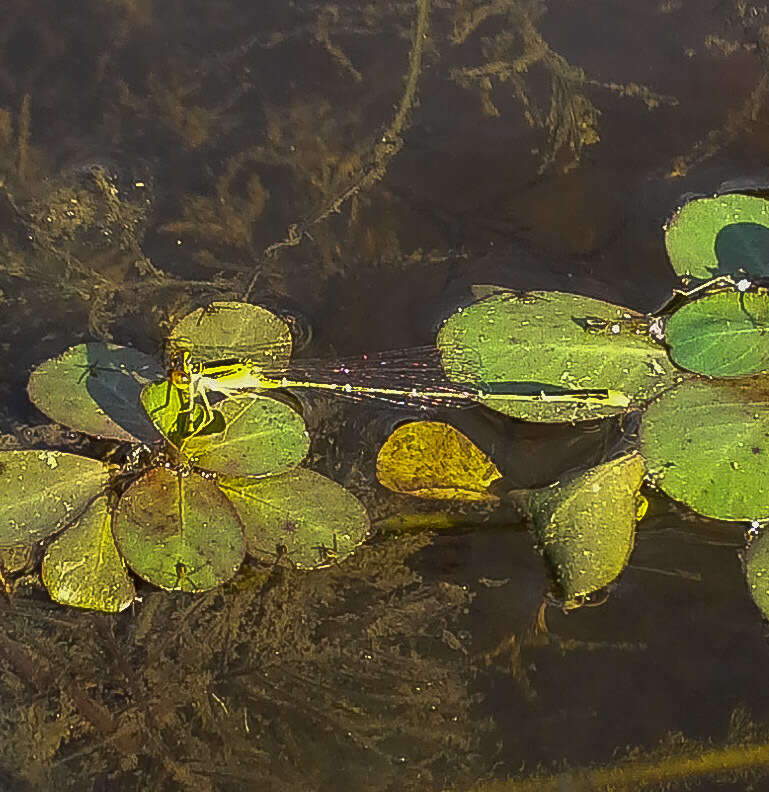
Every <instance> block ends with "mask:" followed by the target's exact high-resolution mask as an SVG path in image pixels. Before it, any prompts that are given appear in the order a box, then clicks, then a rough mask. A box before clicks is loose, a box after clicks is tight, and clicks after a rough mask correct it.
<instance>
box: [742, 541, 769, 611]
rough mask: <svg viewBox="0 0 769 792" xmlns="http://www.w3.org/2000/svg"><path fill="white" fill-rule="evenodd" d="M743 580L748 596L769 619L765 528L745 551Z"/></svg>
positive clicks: (768, 550) (768, 558) (768, 545)
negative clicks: (748, 590) (748, 591)
mask: <svg viewBox="0 0 769 792" xmlns="http://www.w3.org/2000/svg"><path fill="white" fill-rule="evenodd" d="M745 579H746V580H747V582H748V588H749V589H750V596H751V597H753V602H755V603H756V605H758V607H759V610H760V611H761V613H763V614H764V618H765V619H769V531H767V529H766V526H764V527H763V528H762V529H761V532H760V533H759V535H758V536H757V537H756V538H755V539H754V540H753V541H752V542H751V543H750V545H749V546H748V549H747V550H746V551H745Z"/></svg>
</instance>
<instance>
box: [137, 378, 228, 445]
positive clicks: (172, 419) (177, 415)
mask: <svg viewBox="0 0 769 792" xmlns="http://www.w3.org/2000/svg"><path fill="white" fill-rule="evenodd" d="M140 399H141V403H142V407H144V411H145V412H146V413H147V416H148V417H149V419H150V420H151V421H152V423H153V425H154V426H155V428H156V429H157V430H158V432H160V434H162V435H163V436H164V437H166V438H167V439H168V440H169V441H170V442H171V443H173V445H175V446H176V447H177V448H180V447H181V445H182V443H183V442H184V439H185V437H186V436H187V435H189V434H190V433H192V432H194V431H195V429H196V428H197V427H199V426H200V425H201V424H202V423H203V421H204V420H205V411H204V409H203V407H202V405H201V404H200V403H197V402H196V403H195V405H194V407H193V409H192V411H191V412H190V411H188V409H187V408H188V403H187V401H186V394H183V393H182V391H180V390H179V389H178V388H176V387H174V386H173V385H172V384H171V383H170V382H169V380H167V379H165V380H162V381H161V382H151V383H150V384H149V385H145V386H144V388H142V392H141V394H140ZM214 416H215V420H214V421H212V422H211V424H210V426H208V427H206V428H205V433H204V434H206V435H207V434H210V433H211V432H213V431H222V429H223V428H224V420H223V419H222V417H221V414H220V413H219V412H218V411H215V412H214Z"/></svg>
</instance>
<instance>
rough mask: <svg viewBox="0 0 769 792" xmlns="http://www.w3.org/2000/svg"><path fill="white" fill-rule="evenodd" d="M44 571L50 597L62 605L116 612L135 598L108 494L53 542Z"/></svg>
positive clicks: (47, 554)
mask: <svg viewBox="0 0 769 792" xmlns="http://www.w3.org/2000/svg"><path fill="white" fill-rule="evenodd" d="M42 572H43V583H44V584H45V587H46V588H47V589H48V593H49V594H50V595H51V599H53V600H55V601H56V602H60V603H61V604H62V605H72V606H74V607H76V608H91V609H93V610H101V611H107V612H109V613H117V612H118V611H122V610H124V609H125V608H127V607H128V606H129V605H130V604H131V603H132V602H133V600H134V596H135V595H136V589H135V588H134V584H133V581H132V580H131V576H130V575H129V574H128V570H127V569H126V565H125V563H124V562H123V559H122V558H121V557H120V554H119V553H118V551H117V547H116V546H115V540H114V539H113V538H112V517H111V512H110V508H109V503H108V498H106V497H102V498H98V499H97V500H96V501H94V502H93V503H92V504H91V505H90V506H89V507H88V509H87V510H86V512H85V514H83V516H82V517H81V518H80V519H79V520H78V521H77V523H75V524H74V525H73V526H71V527H70V528H68V529H67V530H66V531H65V532H64V533H62V535H61V536H59V537H58V538H57V539H56V540H55V541H53V542H52V543H51V544H50V546H49V547H48V549H47V550H46V553H45V557H44V558H43V570H42Z"/></svg>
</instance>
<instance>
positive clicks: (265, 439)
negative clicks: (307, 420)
mask: <svg viewBox="0 0 769 792" xmlns="http://www.w3.org/2000/svg"><path fill="white" fill-rule="evenodd" d="M216 412H218V413H220V415H221V416H222V419H223V423H224V430H223V431H221V432H217V433H213V434H205V435H204V434H199V435H196V436H194V437H190V438H187V439H186V440H185V441H184V442H183V443H182V451H183V453H184V454H185V455H186V456H188V457H189V458H190V459H192V460H193V461H194V463H195V465H197V466H198V467H201V468H204V469H206V470H213V471H216V472H217V473H222V474H225V475H228V476H265V475H270V474H274V473H282V472H283V471H285V470H288V469H289V468H292V467H295V466H296V465H298V464H299V463H300V462H301V461H302V460H303V459H304V457H305V455H306V454H307V450H308V448H309V447H310V438H309V436H308V435H307V431H306V429H305V425H304V420H303V419H302V416H301V415H299V413H297V412H296V411H294V410H292V409H291V408H290V407H289V406H288V405H286V404H284V403H283V402H280V401H277V400H276V399H270V398H268V397H266V396H256V395H253V394H243V395H242V396H234V397H231V398H229V399H224V400H223V401H220V402H218V403H217V405H216Z"/></svg>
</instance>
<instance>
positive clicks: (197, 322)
mask: <svg viewBox="0 0 769 792" xmlns="http://www.w3.org/2000/svg"><path fill="white" fill-rule="evenodd" d="M291 345H292V342H291V331H290V330H289V328H288V325H287V324H286V323H285V322H284V321H283V320H282V319H281V318H280V317H279V316H276V315H275V314H274V313H271V312H270V311H268V310H267V309H266V308H262V307H261V306H260V305H251V304H250V303H241V302H215V303H211V305H209V306H207V307H205V308H198V309H197V310H195V311H193V312H192V313H189V314H187V316H185V317H184V318H183V319H181V320H180V321H179V322H178V323H177V324H176V326H175V327H174V329H173V330H172V331H171V333H170V335H169V337H168V348H169V351H171V352H173V351H174V350H178V349H186V350H189V351H190V352H191V353H192V356H193V358H194V359H196V360H203V361H210V360H215V359H217V358H231V357H243V356H247V357H248V359H249V360H251V361H252V362H254V363H256V364H258V365H262V366H264V367H265V368H268V369H269V370H270V371H280V370H281V369H284V368H286V367H287V365H288V361H289V359H290V357H291Z"/></svg>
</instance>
